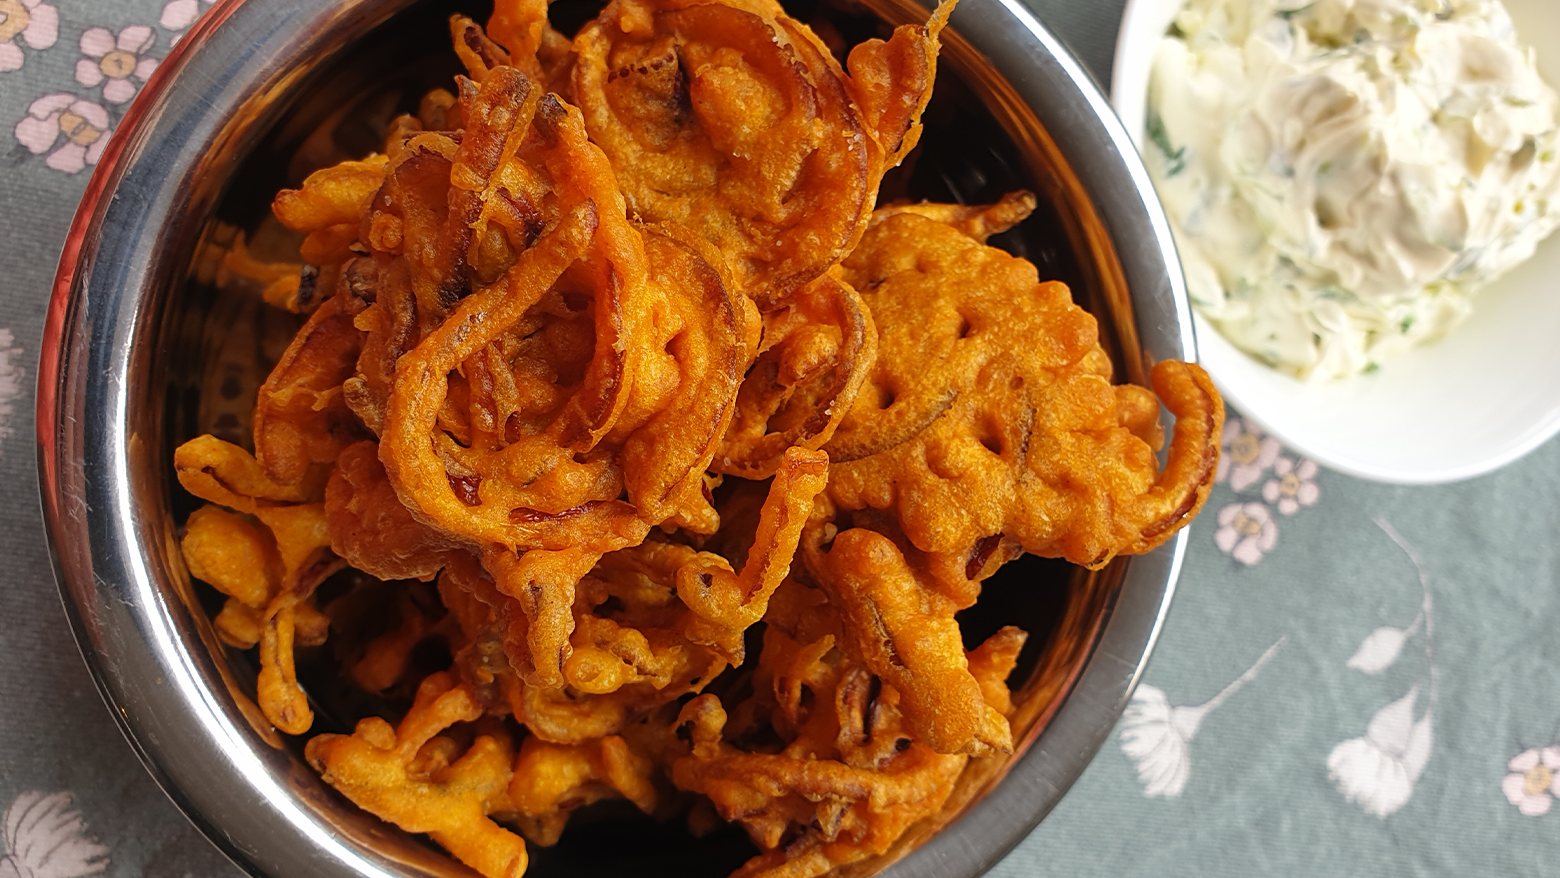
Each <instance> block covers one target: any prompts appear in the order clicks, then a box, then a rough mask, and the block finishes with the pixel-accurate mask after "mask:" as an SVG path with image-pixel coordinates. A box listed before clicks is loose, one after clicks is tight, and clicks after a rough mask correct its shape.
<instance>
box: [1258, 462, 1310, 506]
mask: <svg viewBox="0 0 1560 878" xmlns="http://www.w3.org/2000/svg"><path fill="white" fill-rule="evenodd" d="M1316 469H1317V467H1316V461H1314V460H1304V459H1302V460H1301V461H1300V463H1299V464H1298V465H1297V464H1296V463H1295V462H1294V461H1292V460H1290V459H1289V458H1287V457H1280V458H1279V459H1278V460H1275V461H1274V462H1273V475H1275V476H1278V478H1276V479H1268V480H1267V484H1265V485H1263V486H1262V499H1264V500H1266V501H1268V502H1269V503H1272V504H1274V505H1276V506H1277V507H1278V511H1279V512H1282V513H1284V514H1285V515H1294V514H1295V513H1296V512H1299V511H1300V507H1302V506H1310V505H1312V504H1314V503H1316V500H1317V498H1318V497H1320V496H1322V489H1321V488H1318V487H1317V486H1316Z"/></svg>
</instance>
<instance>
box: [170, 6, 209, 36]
mask: <svg viewBox="0 0 1560 878" xmlns="http://www.w3.org/2000/svg"><path fill="white" fill-rule="evenodd" d="M211 4H212V0H170V2H169V3H168V4H167V5H165V6H163V10H162V18H160V19H158V20H157V23H158V24H160V25H162V26H163V27H165V28H167V29H168V30H172V31H180V32H181V35H182V32H183V31H184V30H186V29H188V28H189V26H190V25H192V24H194V23H195V19H197V18H200V17H201V15H202V14H203V13H205V11H206V10H207V9H210V8H211ZM173 39H174V42H178V40H179V37H178V36H175V37H174V38H173Z"/></svg>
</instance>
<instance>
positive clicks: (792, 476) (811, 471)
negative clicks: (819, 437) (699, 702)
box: [676, 447, 829, 665]
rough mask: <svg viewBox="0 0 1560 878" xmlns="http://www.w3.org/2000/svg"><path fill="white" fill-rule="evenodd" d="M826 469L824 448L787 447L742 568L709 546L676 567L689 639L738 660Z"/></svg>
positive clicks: (786, 565) (787, 565)
mask: <svg viewBox="0 0 1560 878" xmlns="http://www.w3.org/2000/svg"><path fill="white" fill-rule="evenodd" d="M828 469H829V459H828V457H827V456H825V455H824V454H823V452H821V451H808V450H807V449H805V448H801V447H793V448H790V449H788V450H787V451H786V452H785V456H784V458H783V459H782V461H781V464H780V469H779V472H777V473H776V474H775V477H774V481H772V482H771V483H770V485H769V496H768V497H767V498H765V500H764V505H763V507H762V509H761V510H760V511H759V518H758V527H757V529H756V530H755V531H754V539H753V543H752V545H751V546H750V547H749V549H748V552H747V558H746V560H745V561H744V562H743V564H742V572H741V573H735V572H733V571H732V569H731V563H730V562H729V561H727V560H726V559H725V558H722V557H721V556H719V555H715V554H711V553H709V552H700V553H699V554H698V555H697V556H695V557H694V558H692V559H691V560H689V561H688V562H687V563H685V564H683V565H682V566H681V567H679V568H678V569H677V574H676V576H677V596H678V597H679V598H680V599H681V600H682V602H683V603H684V604H686V605H687V606H688V608H689V609H691V610H692V611H693V615H692V617H691V618H689V619H688V621H687V623H686V625H685V628H684V630H685V632H686V634H687V636H688V637H689V639H691V640H693V641H694V642H695V643H702V644H706V645H708V646H711V647H713V648H715V650H716V651H717V652H718V653H719V654H720V655H721V656H722V657H724V658H725V659H726V660H727V661H729V662H731V663H732V664H734V665H736V664H741V663H742V658H743V654H742V635H743V632H745V631H747V629H748V628H750V627H752V626H753V624H754V623H756V622H757V621H758V620H760V619H762V618H763V617H764V613H765V612H766V611H767V610H768V608H769V598H770V596H771V595H773V594H774V592H775V589H777V588H779V587H780V583H781V582H782V581H784V580H785V578H786V576H787V575H788V574H789V573H790V571H791V558H792V556H793V555H795V553H796V545H797V541H798V540H800V539H801V534H802V528H803V527H804V526H805V525H806V524H807V516H808V512H809V511H810V510H811V509H812V501H813V498H814V497H816V496H817V495H818V493H819V492H820V491H822V490H823V486H824V484H825V482H826V481H827V479H828Z"/></svg>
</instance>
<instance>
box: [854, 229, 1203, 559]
mask: <svg viewBox="0 0 1560 878" xmlns="http://www.w3.org/2000/svg"><path fill="white" fill-rule="evenodd" d="M844 268H845V275H846V278H847V279H848V280H850V281H851V282H852V283H853V284H855V285H856V286H857V287H858V288H861V289H863V290H867V291H868V292H866V293H864V295H863V298H865V299H867V301H868V304H869V306H870V307H871V308H873V310H874V314H875V315H876V319H877V322H878V324H879V326H881V327H884V328H883V329H880V331H879V332H880V338H879V353H878V359H877V363H876V365H875V366H874V369H873V372H872V375H871V377H870V378H869V386H870V387H871V388H872V389H869V390H866V391H863V393H862V394H861V396H859V397H858V398H857V404H856V406H855V407H854V408H853V409H852V411H851V412H850V414H849V415H847V417H846V420H845V423H844V424H843V425H842V426H841V428H840V430H839V432H838V433H836V434H835V438H834V440H833V441H832V442H831V444H830V445H829V446H828V450H829V451H830V454H831V457H832V458H833V459H835V460H836V466H835V468H834V473H833V477H832V478H831V480H830V485H829V494H830V497H831V499H832V500H833V501H834V502H835V503H836V504H838V505H839V507H841V508H842V509H845V510H863V509H877V510H890V511H891V512H892V513H893V516H894V517H895V519H896V522H897V524H898V526H899V527H901V528H902V529H903V533H904V535H905V536H906V537H907V538H908V539H909V542H910V543H912V544H913V545H914V546H915V547H916V548H917V549H919V550H920V551H922V552H925V553H927V554H928V555H929V556H931V564H932V567H933V571H934V574H935V575H936V576H937V578H938V579H939V580H940V581H942V582H944V583H945V584H948V585H949V587H957V586H958V583H959V582H960V581H961V580H967V579H969V578H970V577H967V576H965V575H964V574H963V573H962V571H963V570H964V569H965V568H967V567H970V566H972V565H971V561H972V559H973V558H974V553H975V552H976V551H977V550H978V548H979V547H980V545H981V543H982V541H984V540H988V539H990V538H992V537H1000V536H1006V537H1008V538H1011V539H1013V540H1016V541H1017V542H1018V543H1019V544H1020V545H1021V546H1022V547H1023V549H1024V550H1025V551H1028V552H1032V553H1034V554H1038V555H1044V556H1048V557H1065V558H1067V559H1068V560H1070V561H1073V562H1074V563H1078V564H1084V565H1088V566H1094V567H1097V566H1101V565H1103V564H1104V563H1106V562H1108V561H1109V560H1110V559H1111V558H1112V557H1114V556H1115V555H1116V554H1119V553H1122V552H1131V553H1137V552H1144V551H1147V550H1149V549H1151V548H1153V547H1154V546H1156V545H1158V544H1159V543H1161V542H1163V541H1164V540H1165V539H1167V538H1168V537H1169V536H1170V535H1171V534H1172V533H1174V531H1175V530H1176V529H1177V528H1178V527H1179V526H1180V525H1181V524H1184V523H1185V522H1186V521H1187V520H1189V519H1190V516H1191V515H1193V514H1195V512H1196V511H1197V509H1198V508H1200V506H1201V504H1202V502H1203V500H1205V499H1206V497H1207V492H1208V490H1209V488H1210V486H1211V484H1212V479H1213V472H1214V463H1215V462H1216V459H1217V454H1218V447H1217V446H1218V430H1219V429H1220V425H1221V424H1222V421H1223V406H1222V402H1221V401H1220V400H1219V397H1218V394H1217V393H1216V392H1215V391H1214V390H1213V387H1212V384H1211V382H1209V381H1208V379H1207V376H1206V375H1205V374H1204V373H1203V372H1202V370H1201V369H1199V368H1198V367H1196V366H1194V365H1188V364H1183V363H1177V362H1164V363H1160V364H1158V365H1157V366H1155V368H1154V369H1153V371H1152V375H1153V379H1154V383H1155V389H1156V390H1157V391H1158V393H1159V398H1160V399H1161V400H1162V401H1163V402H1164V403H1165V405H1166V407H1168V408H1169V409H1170V411H1171V412H1172V413H1173V414H1175V415H1176V416H1177V425H1176V434H1175V438H1174V441H1173V442H1172V444H1171V448H1170V458H1169V462H1168V464H1167V465H1166V467H1165V468H1164V470H1163V472H1161V471H1160V469H1159V465H1158V461H1157V459H1156V458H1155V456H1154V444H1155V443H1156V442H1157V440H1158V432H1157V423H1155V422H1154V420H1153V419H1151V418H1148V417H1145V415H1146V414H1147V413H1148V412H1151V411H1152V410H1153V406H1152V403H1151V402H1150V401H1149V400H1148V399H1147V397H1148V394H1147V393H1146V391H1144V390H1143V389H1142V388H1136V387H1131V386H1124V387H1114V386H1112V385H1111V384H1110V380H1109V376H1110V363H1109V360H1108V359H1107V358H1106V357H1105V355H1104V353H1103V351H1101V349H1100V348H1099V345H1098V342H1097V333H1096V327H1095V321H1094V318H1093V317H1091V316H1090V315H1089V314H1088V313H1087V312H1085V311H1083V310H1082V309H1080V308H1078V307H1077V306H1076V305H1074V304H1073V303H1072V300H1071V296H1070V294H1069V292H1068V290H1067V288H1066V287H1065V286H1063V285H1061V284H1057V283H1039V282H1038V280H1037V278H1036V276H1035V269H1034V266H1032V265H1030V264H1029V263H1027V262H1025V261H1023V260H1020V259H1016V258H1014V257H1012V256H1009V255H1007V254H1006V253H1003V252H1002V251H1000V250H996V249H995V248H991V247H986V246H982V245H981V244H979V243H978V242H977V241H975V240H973V239H972V238H971V237H969V236H968V235H966V234H964V233H961V232H960V231H959V230H957V229H955V228H953V227H951V226H948V225H945V224H942V223H939V222H936V221H934V220H931V219H928V218H926V217H924V216H919V215H916V214H913V213H904V212H900V213H897V214H895V215H892V216H889V217H887V218H885V219H884V220H883V221H882V222H880V223H878V224H876V225H874V226H873V227H872V229H871V230H870V231H869V232H868V234H867V236H866V237H865V238H864V239H863V241H862V245H861V247H859V248H857V250H856V252H855V253H853V254H852V255H851V257H850V258H849V259H847V260H846V262H845V263H844ZM874 401H875V402H874ZM842 459H843V460H845V461H848V462H843V463H841V462H839V461H841V460H842ZM973 568H974V572H975V573H980V572H982V571H983V569H984V565H983V563H975V564H973Z"/></svg>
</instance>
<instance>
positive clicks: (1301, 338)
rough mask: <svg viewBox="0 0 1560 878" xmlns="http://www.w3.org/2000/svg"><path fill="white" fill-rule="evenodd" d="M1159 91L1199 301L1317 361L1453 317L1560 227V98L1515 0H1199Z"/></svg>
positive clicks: (1160, 175)
mask: <svg viewBox="0 0 1560 878" xmlns="http://www.w3.org/2000/svg"><path fill="white" fill-rule="evenodd" d="M1556 2H1560V0H1556ZM1148 105H1149V113H1148V133H1149V139H1150V140H1151V141H1152V144H1153V145H1151V146H1148V147H1146V148H1145V152H1146V155H1145V160H1146V162H1147V164H1148V168H1149V171H1150V173H1151V174H1152V175H1153V177H1154V180H1155V183H1156V184H1157V186H1158V189H1159V193H1160V196H1161V198H1162V199H1163V201H1164V203H1165V207H1166V209H1167V211H1168V212H1169V214H1170V219H1171V223H1172V226H1173V227H1174V231H1175V235H1176V240H1177V243H1178V245H1179V247H1180V250H1181V258H1182V261H1183V263H1184V264H1185V267H1186V273H1187V284H1188V288H1189V290H1190V292H1191V295H1192V299H1193V301H1194V303H1195V304H1196V306H1197V307H1198V308H1199V310H1201V311H1202V312H1203V314H1204V315H1205V316H1207V317H1208V318H1209V319H1210V320H1212V321H1213V323H1214V324H1215V325H1217V326H1218V327H1219V329H1220V330H1221V331H1222V332H1223V333H1224V334H1225V335H1226V336H1227V337H1228V338H1229V339H1230V340H1231V341H1232V342H1234V343H1235V344H1236V345H1237V346H1239V347H1240V348H1242V349H1243V350H1245V351H1247V352H1248V353H1250V354H1252V355H1254V356H1256V357H1258V358H1260V359H1262V360H1265V361H1266V362H1268V363H1271V364H1272V365H1274V366H1275V367H1277V368H1280V369H1283V370H1285V371H1288V372H1291V373H1293V374H1295V375H1297V376H1299V377H1302V378H1306V377H1342V376H1347V375H1353V374H1356V373H1359V372H1363V371H1370V370H1373V369H1375V368H1377V365H1378V364H1379V363H1380V362H1382V361H1383V360H1385V359H1387V358H1388V357H1390V356H1392V355H1393V354H1395V353H1397V352H1400V351H1403V350H1405V349H1407V348H1408V347H1410V346H1412V345H1414V344H1416V343H1418V342H1421V341H1426V340H1429V339H1433V338H1436V337H1438V336H1440V335H1441V334H1442V333H1444V332H1446V330H1448V329H1449V328H1451V327H1452V326H1453V325H1455V324H1456V323H1457V322H1458V321H1459V320H1461V319H1462V318H1463V317H1464V316H1465V315H1466V314H1467V313H1468V311H1469V308H1470V307H1471V306H1470V296H1471V295H1472V294H1473V293H1474V292H1475V291H1476V290H1477V289H1478V288H1479V287H1481V286H1483V285H1485V284H1487V283H1488V282H1489V281H1491V280H1493V279H1494V278H1496V277H1497V276H1499V275H1500V274H1501V273H1502V272H1504V271H1506V270H1507V269H1509V268H1511V267H1512V266H1513V265H1516V264H1517V263H1519V262H1521V261H1522V260H1524V259H1526V258H1528V257H1529V256H1531V255H1532V253H1533V248H1534V246H1535V245H1536V244H1537V243H1538V242H1539V240H1541V239H1542V238H1543V237H1544V236H1545V235H1547V234H1549V233H1550V232H1551V231H1552V230H1553V229H1554V228H1555V226H1556V225H1557V224H1560V200H1556V193H1557V192H1560V97H1557V95H1556V93H1555V90H1554V89H1553V88H1551V87H1550V86H1549V85H1548V84H1546V83H1545V82H1544V81H1543V79H1542V78H1541V77H1540V76H1539V74H1538V71H1537V69H1536V67H1535V65H1534V60H1533V50H1532V49H1531V48H1528V47H1526V46H1523V45H1522V44H1520V43H1519V42H1518V41H1517V36H1516V34H1515V33H1514V32H1513V28H1512V25H1511V19H1510V18H1509V17H1508V16H1507V14H1506V10H1505V8H1504V7H1503V6H1502V5H1501V4H1500V3H1499V2H1498V0H1316V2H1314V3H1309V4H1307V3H1304V2H1303V0H1190V2H1189V3H1188V4H1187V5H1186V7H1185V8H1184V9H1183V10H1182V11H1181V13H1180V15H1179V16H1177V18H1176V20H1175V25H1174V26H1173V27H1172V28H1171V31H1170V35H1169V36H1167V37H1166V38H1165V39H1164V40H1163V41H1162V42H1161V44H1160V46H1159V49H1158V53H1157V55H1156V57H1155V59H1154V70H1153V76H1152V80H1151V82H1150V85H1149V96H1148ZM1557 294H1560V291H1557Z"/></svg>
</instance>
